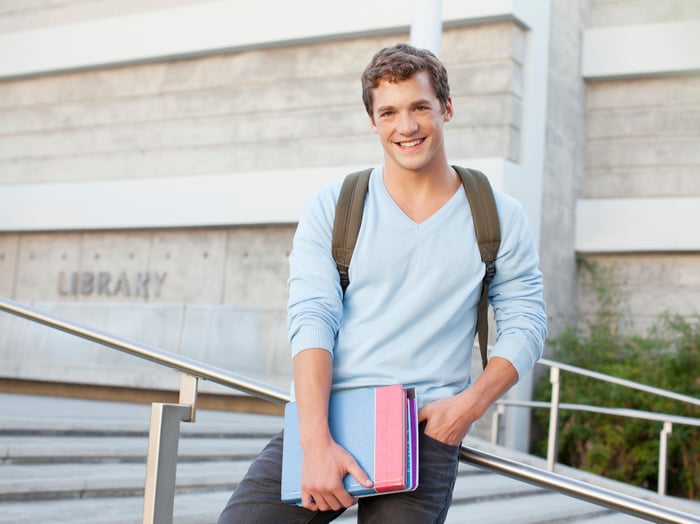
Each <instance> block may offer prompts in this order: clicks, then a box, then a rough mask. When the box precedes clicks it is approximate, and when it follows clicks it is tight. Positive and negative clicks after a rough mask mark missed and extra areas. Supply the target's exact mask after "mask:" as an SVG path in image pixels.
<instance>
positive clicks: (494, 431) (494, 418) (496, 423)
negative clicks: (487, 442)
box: [491, 403, 506, 444]
mask: <svg viewBox="0 0 700 524" xmlns="http://www.w3.org/2000/svg"><path fill="white" fill-rule="evenodd" d="M505 412H506V406H505V405H504V404H500V403H499V404H496V409H494V410H493V413H492V414H491V444H498V433H499V432H500V429H501V417H502V416H503V415H504V413H505Z"/></svg>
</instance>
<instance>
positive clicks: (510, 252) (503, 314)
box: [489, 194, 547, 377]
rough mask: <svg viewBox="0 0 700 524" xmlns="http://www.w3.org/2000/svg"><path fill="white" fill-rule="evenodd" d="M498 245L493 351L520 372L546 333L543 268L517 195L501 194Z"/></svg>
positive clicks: (530, 364)
mask: <svg viewBox="0 0 700 524" xmlns="http://www.w3.org/2000/svg"><path fill="white" fill-rule="evenodd" d="M498 198H499V199H500V200H501V203H502V204H503V205H500V206H499V215H500V216H499V218H500V221H501V237H502V238H501V247H500V249H499V251H498V257H497V258H496V275H495V276H494V279H493V281H492V283H491V285H490V287H489V300H490V301H491V304H492V306H493V310H494V319H495V321H496V345H495V348H494V350H493V353H492V355H491V356H499V357H503V358H505V359H507V360H509V361H510V362H511V363H512V364H513V366H514V367H515V369H516V370H517V372H518V376H519V377H521V376H522V375H523V374H524V373H526V372H527V371H529V370H530V369H532V367H533V366H534V365H535V362H536V361H537V360H538V359H539V358H540V357H541V356H542V352H543V348H544V340H545V338H546V336H547V318H546V315H545V304H544V299H543V283H542V273H541V272H540V270H539V269H538V264H539V259H538V256H537V250H536V247H535V244H534V239H533V237H532V232H531V230H530V226H529V223H528V220H527V217H526V216H525V213H524V211H523V209H522V206H521V205H520V204H518V203H517V202H516V201H515V200H513V199H511V198H510V197H507V196H506V195H503V194H500V195H498Z"/></svg>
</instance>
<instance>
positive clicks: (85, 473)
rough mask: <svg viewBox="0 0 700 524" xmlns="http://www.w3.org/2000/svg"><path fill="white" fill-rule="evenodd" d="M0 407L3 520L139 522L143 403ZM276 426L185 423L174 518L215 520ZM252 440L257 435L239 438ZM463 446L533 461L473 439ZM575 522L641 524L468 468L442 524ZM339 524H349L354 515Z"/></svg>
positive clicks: (21, 523) (274, 420)
mask: <svg viewBox="0 0 700 524" xmlns="http://www.w3.org/2000/svg"><path fill="white" fill-rule="evenodd" d="M0 406H2V409H0V453H1V454H0V468H1V469H2V473H3V474H2V475H1V476H0V523H2V524H29V523H32V524H33V523H35V522H48V521H53V520H55V518H56V516H57V515H60V521H61V522H66V523H70V524H88V523H89V524H130V523H132V522H133V523H139V522H141V514H142V510H143V500H142V498H141V494H142V490H143V482H144V477H145V442H146V440H145V439H146V437H145V430H146V429H147V425H148V423H147V421H148V406H142V405H133V404H124V403H113V402H96V401H85V400H77V399H57V398H48V397H34V396H27V395H7V394H0ZM280 427H281V418H280V417H274V416H259V415H245V414H237V413H221V412H214V411H207V410H200V412H199V413H198V421H197V422H196V423H195V424H182V433H183V436H182V437H181V439H180V460H179V462H178V467H177V485H178V488H177V493H176V496H175V511H174V513H175V515H174V519H173V522H174V523H176V524H190V523H209V522H215V520H216V517H217V515H218V513H219V512H220V510H221V508H223V506H224V504H225V503H226V500H227V499H228V497H229V496H230V493H231V491H232V489H233V488H234V487H235V485H236V482H237V481H238V479H239V478H240V476H241V475H242V474H243V472H244V470H245V468H246V467H247V464H248V462H249V461H250V460H251V458H252V457H254V456H255V454H256V453H257V452H258V450H259V449H260V448H261V447H262V445H264V443H265V442H266V440H267V438H268V437H269V436H270V435H272V434H274V433H275V432H277V431H278V430H279V429H280ZM196 428H198V429H196ZM120 432H121V433H120ZM251 434H257V435H259V436H258V437H256V438H250V437H246V436H245V435H251ZM42 444H43V445H42ZM468 444H469V445H470V446H473V447H478V448H480V449H484V450H486V451H490V452H494V453H499V454H502V455H505V456H510V457H511V458H513V459H515V460H520V461H523V462H526V461H530V462H533V463H535V464H536V463H538V459H535V458H534V457H528V456H527V455H524V454H520V453H515V452H512V451H508V450H506V449H505V448H500V447H494V446H491V445H489V444H486V443H484V442H483V441H479V440H478V439H470V441H469V442H468ZM81 449H82V450H83V453H82V454H81V453H80V450H81ZM539 461H540V462H539V463H541V459H539ZM568 473H570V472H568ZM579 474H580V473H579ZM590 478H593V477H590ZM573 520H576V521H577V522H578V521H581V522H587V523H589V524H627V523H630V524H631V523H634V522H641V521H640V520H639V519H636V518H633V517H629V516H627V515H622V514H615V513H613V512H610V511H608V510H606V509H604V508H600V507H598V506H595V505H592V504H588V503H585V502H582V501H579V500H576V499H572V498H570V497H566V496H564V495H558V494H555V493H550V492H548V491H546V490H543V489H541V488H538V487H534V486H531V485H529V484H525V483H522V482H519V481H517V480H513V479H510V478H507V477H503V476H500V475H498V474H494V473H488V472H485V471H481V470H479V469H476V468H474V467H472V466H468V465H465V464H462V465H460V475H459V478H458V481H457V484H456V487H455V492H454V502H453V506H452V508H451V509H450V512H449V514H448V519H447V522H448V523H450V524H461V523H463V522H482V521H488V522H496V523H504V524H505V523H508V524H525V523H527V524H530V523H532V524H534V523H545V522H551V523H555V522H568V521H573ZM337 522H338V523H339V524H346V523H347V524H349V523H350V522H355V509H354V508H352V509H350V510H349V511H348V512H347V513H346V514H345V515H344V516H343V517H341V518H340V519H338V520H337Z"/></svg>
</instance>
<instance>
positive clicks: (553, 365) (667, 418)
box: [491, 358, 700, 495]
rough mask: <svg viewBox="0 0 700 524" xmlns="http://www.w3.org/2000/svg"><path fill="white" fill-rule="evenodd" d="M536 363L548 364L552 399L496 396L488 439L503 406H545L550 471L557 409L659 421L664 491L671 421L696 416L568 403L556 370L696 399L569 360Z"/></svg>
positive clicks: (662, 490) (661, 489)
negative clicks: (536, 400)
mask: <svg viewBox="0 0 700 524" xmlns="http://www.w3.org/2000/svg"><path fill="white" fill-rule="evenodd" d="M537 363H538V364H541V365H544V366H548V367H549V368H550V382H551V383H552V395H551V397H552V400H551V402H534V401H516V400H509V399H500V400H498V401H497V402H496V410H495V411H494V413H493V416H492V422H491V442H493V443H496V442H498V431H499V426H500V418H501V416H502V415H503V414H504V409H505V407H506V406H513V407H529V408H546V409H549V412H550V413H549V431H548V435H547V470H548V471H554V466H555V464H556V462H557V442H558V435H559V429H558V424H559V410H560V409H564V410H574V411H587V412H591V413H598V414H605V415H614V416H622V417H630V418H636V419H642V420H649V421H656V422H662V423H663V427H662V429H661V431H660V432H659V468H658V489H657V492H658V493H659V495H665V494H666V484H667V482H666V481H667V471H666V470H667V463H668V439H669V436H670V435H671V433H672V431H673V424H684V425H689V426H700V419H698V418H691V417H681V416H677V415H670V414H667V413H651V412H646V411H638V410H632V409H625V408H609V407H602V406H586V405H582V404H568V403H562V402H561V401H560V398H559V395H560V371H562V370H563V371H567V372H570V373H575V374H578V375H582V376H585V377H589V378H593V379H596V380H600V381H603V382H608V383H610V384H616V385H620V386H624V387H626V388H630V389H636V390H638V391H643V392H645V393H651V394H653V395H656V396H661V397H666V398H670V399H672V400H676V401H680V402H685V403H687V404H692V405H696V406H698V405H700V399H698V398H695V397H691V396H688V395H682V394H680V393H675V392H673V391H667V390H665V389H660V388H657V387H653V386H648V385H646V384H641V383H639V382H634V381H632V380H627V379H622V378H619V377H614V376H612V375H607V374H605V373H600V372H598V371H591V370H588V369H584V368H580V367H577V366H573V365H571V364H563V363H561V362H555V361H553V360H549V359H545V358H542V359H540V360H539V361H538V362H537Z"/></svg>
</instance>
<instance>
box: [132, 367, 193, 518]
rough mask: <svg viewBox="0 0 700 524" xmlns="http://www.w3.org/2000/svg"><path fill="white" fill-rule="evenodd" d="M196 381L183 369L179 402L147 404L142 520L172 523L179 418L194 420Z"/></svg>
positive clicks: (180, 419) (184, 420)
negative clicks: (149, 422) (146, 445)
mask: <svg viewBox="0 0 700 524" xmlns="http://www.w3.org/2000/svg"><path fill="white" fill-rule="evenodd" d="M197 382H198V379H197V377H195V376H192V375H188V374H185V373H183V374H182V376H181V379H180V403H179V404H166V403H162V402H154V403H153V404H152V405H151V424H150V428H149V431H148V456H147V458H146V483H145V487H144V497H143V519H142V523H143V524H171V523H172V520H173V508H174V503H175V480H176V471H177V450H178V444H179V440H180V422H193V421H194V417H195V410H196V401H197Z"/></svg>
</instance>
